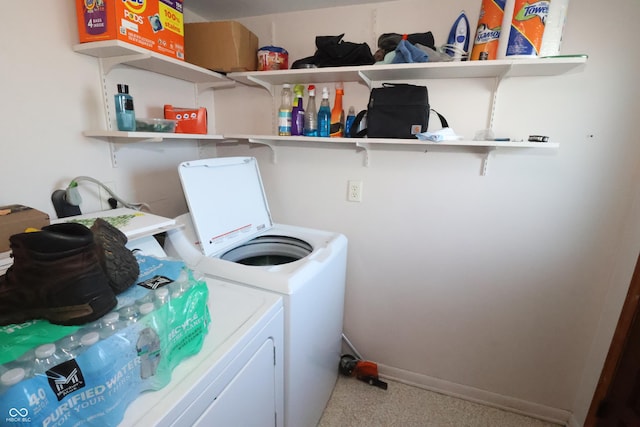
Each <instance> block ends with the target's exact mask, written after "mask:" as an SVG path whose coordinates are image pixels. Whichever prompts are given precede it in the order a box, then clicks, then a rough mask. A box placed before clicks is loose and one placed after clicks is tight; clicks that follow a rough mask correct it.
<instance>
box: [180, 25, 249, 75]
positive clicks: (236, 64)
mask: <svg viewBox="0 0 640 427" xmlns="http://www.w3.org/2000/svg"><path fill="white" fill-rule="evenodd" d="M184 54H185V60H186V61H187V62H190V63H192V64H194V65H198V66H200V67H202V68H207V69H209V70H213V71H218V72H223V73H227V72H232V71H255V70H256V69H257V68H258V37H256V35H255V34H253V33H252V32H251V31H249V30H248V29H247V28H246V27H245V26H244V25H242V24H240V23H239V22H235V21H219V22H196V23H193V24H185V25H184Z"/></svg>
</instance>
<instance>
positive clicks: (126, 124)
mask: <svg viewBox="0 0 640 427" xmlns="http://www.w3.org/2000/svg"><path fill="white" fill-rule="evenodd" d="M114 98H115V101H116V122H117V123H118V130H122V131H134V130H136V113H135V111H134V108H133V98H132V97H131V95H129V85H124V84H119V85H118V93H116V94H115V97H114Z"/></svg>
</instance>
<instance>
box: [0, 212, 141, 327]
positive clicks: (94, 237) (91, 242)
mask: <svg viewBox="0 0 640 427" xmlns="http://www.w3.org/2000/svg"><path fill="white" fill-rule="evenodd" d="M9 242H10V246H11V250H12V256H13V265H12V266H11V267H9V269H8V270H7V272H6V274H5V275H4V276H0V325H8V324H12V323H22V322H25V321H27V320H31V319H46V320H49V321H50V322H51V323H55V324H59V325H81V324H84V323H88V322H92V321H94V320H97V319H99V318H100V317H102V316H103V315H104V314H106V313H108V312H109V311H111V310H112V309H113V308H114V307H115V306H116V304H117V300H116V294H118V293H120V292H122V291H124V290H125V289H127V288H128V287H129V286H131V285H132V284H133V283H134V282H135V281H136V279H137V278H138V274H139V267H138V262H137V260H136V258H135V256H134V255H133V254H132V253H131V251H130V250H129V249H127V248H126V247H125V244H126V243H127V237H126V236H125V235H124V234H123V233H122V232H121V231H120V230H118V229H117V228H115V227H113V226H112V225H111V224H109V223H108V222H106V221H104V220H102V219H100V218H99V219H97V220H96V222H95V223H94V224H93V226H92V227H91V229H89V228H87V227H85V226H84V225H82V224H78V223H71V222H70V223H60V224H53V225H49V226H47V227H43V228H42V230H41V231H36V232H30V233H19V234H15V235H13V236H11V237H10V238H9Z"/></svg>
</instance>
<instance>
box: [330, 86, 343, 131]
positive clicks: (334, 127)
mask: <svg viewBox="0 0 640 427" xmlns="http://www.w3.org/2000/svg"><path fill="white" fill-rule="evenodd" d="M342 95H344V87H343V86H342V83H336V99H335V101H334V103H333V110H331V128H330V136H331V137H332V138H341V137H343V136H344V109H343V108H342Z"/></svg>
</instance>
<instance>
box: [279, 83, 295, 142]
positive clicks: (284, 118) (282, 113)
mask: <svg viewBox="0 0 640 427" xmlns="http://www.w3.org/2000/svg"><path fill="white" fill-rule="evenodd" d="M291 104H292V99H291V85H289V84H286V83H285V84H284V85H282V93H281V103H280V109H279V110H278V135H280V136H289V135H291V114H292V111H291Z"/></svg>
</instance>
